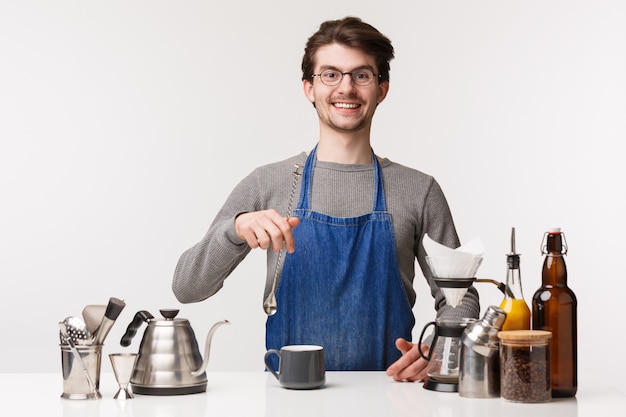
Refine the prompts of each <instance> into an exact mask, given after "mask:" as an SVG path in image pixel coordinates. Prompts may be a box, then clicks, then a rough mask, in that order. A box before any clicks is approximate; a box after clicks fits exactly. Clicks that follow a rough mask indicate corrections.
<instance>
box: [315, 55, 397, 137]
mask: <svg viewBox="0 0 626 417" xmlns="http://www.w3.org/2000/svg"><path fill="white" fill-rule="evenodd" d="M358 68H369V69H371V70H372V71H373V72H374V73H375V74H377V73H378V68H376V62H375V60H374V57H372V56H370V55H367V54H365V53H363V52H362V51H360V50H358V49H354V48H348V47H346V46H344V45H340V44H337V43H333V44H330V45H325V46H323V47H321V48H320V49H319V50H318V51H317V53H316V54H315V74H320V73H321V72H322V71H324V70H325V69H335V70H338V71H340V72H342V73H346V72H351V71H353V70H355V69H358ZM374 78H375V79H374V81H373V82H372V83H371V84H369V85H365V86H361V85H357V84H355V83H354V82H353V81H352V78H351V77H350V75H349V74H346V75H344V76H343V79H342V80H341V82H340V83H339V84H338V85H335V86H327V85H325V84H323V83H322V81H321V80H320V77H317V76H316V77H313V78H312V79H310V80H305V81H304V93H305V95H306V96H307V98H308V99H309V101H311V103H313V104H314V105H315V108H316V110H317V114H318V116H319V118H320V123H321V124H322V128H324V127H328V128H330V129H332V130H334V131H338V132H345V133H353V132H358V131H361V130H363V129H367V130H368V131H369V128H370V126H371V123H372V117H373V116H374V112H375V111H376V106H377V105H378V103H380V102H382V101H383V100H384V99H385V96H386V95H387V91H388V90H389V83H388V82H382V83H379V82H378V80H377V77H374Z"/></svg>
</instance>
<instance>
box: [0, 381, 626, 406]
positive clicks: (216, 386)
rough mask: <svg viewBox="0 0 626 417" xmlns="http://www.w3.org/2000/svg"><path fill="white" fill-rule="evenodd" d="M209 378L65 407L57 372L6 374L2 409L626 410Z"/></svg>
mask: <svg viewBox="0 0 626 417" xmlns="http://www.w3.org/2000/svg"><path fill="white" fill-rule="evenodd" d="M207 377H208V387H207V392H206V393H201V394H192V395H183V396H147V395H136V396H135V398H134V399H130V400H114V399H113V395H114V394H115V392H116V391H117V383H116V382H115V378H114V376H113V374H112V373H102V375H101V377H100V392H101V394H102V398H101V399H99V400H66V399H62V398H61V394H62V392H63V381H62V376H61V375H60V373H59V374H55V373H43V374H32V373H17V374H9V373H5V374H0V398H1V399H2V405H0V410H2V411H1V413H2V415H24V416H26V415H45V416H46V417H55V416H64V417H109V416H113V417H122V416H124V417H126V416H128V417H143V416H146V417H195V416H212V417H225V416H237V417H256V416H263V417H294V416H298V417H307V416H315V417H322V416H323V417H330V416H342V417H343V416H346V417H352V416H358V417H370V416H371V417H387V416H388V417H392V416H393V417H404V416H406V417H409V416H410V417H422V416H441V417H448V416H450V417H464V416H468V417H469V416H472V417H473V416H476V417H479V416H480V417H488V416H497V417H503V416H506V417H516V416H520V417H522V416H523V417H529V416H531V415H532V417H539V416H543V415H546V416H548V415H549V416H554V415H559V416H567V417H592V416H593V417H597V416H602V415H612V416H617V415H624V413H625V411H624V410H626V395H624V394H623V393H621V392H620V391H618V390H617V389H615V388H612V387H610V386H609V385H606V384H603V383H602V382H601V381H595V380H594V381H588V382H587V383H583V384H580V386H579V388H578V394H577V395H576V397H575V398H569V399H561V400H552V401H551V402H549V403H544V404H515V403H509V402H506V401H503V400H501V399H499V398H495V399H469V398H462V397H460V396H459V395H458V394H456V393H438V392H433V391H428V390H425V389H423V387H422V384H421V383H399V382H394V381H392V380H391V379H390V378H389V377H387V376H386V375H385V374H384V372H327V373H326V386H325V387H324V388H322V389H319V390H313V391H293V390H288V389H285V388H282V387H281V386H280V385H279V384H278V382H277V381H276V379H274V377H273V376H272V375H271V374H270V373H268V372H208V373H207ZM529 413H532V414H529Z"/></svg>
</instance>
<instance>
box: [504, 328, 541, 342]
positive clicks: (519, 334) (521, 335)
mask: <svg viewBox="0 0 626 417" xmlns="http://www.w3.org/2000/svg"><path fill="white" fill-rule="evenodd" d="M498 337H499V338H500V339H502V340H516V341H523V340H527V341H531V342H532V341H535V340H536V341H540V340H547V339H550V338H551V337H552V332H549V331H547V330H503V331H500V332H498Z"/></svg>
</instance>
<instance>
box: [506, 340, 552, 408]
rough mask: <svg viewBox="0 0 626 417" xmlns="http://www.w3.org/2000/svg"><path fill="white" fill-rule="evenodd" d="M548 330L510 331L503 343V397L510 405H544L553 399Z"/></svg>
mask: <svg viewBox="0 0 626 417" xmlns="http://www.w3.org/2000/svg"><path fill="white" fill-rule="evenodd" d="M551 337H552V333H551V332H549V331H544V330H508V331H501V332H499V333H498V338H499V339H500V395H501V397H502V399H504V400H506V401H512V402H519V403H542V402H547V401H550V399H551V398H552V388H551V378H550V338H551Z"/></svg>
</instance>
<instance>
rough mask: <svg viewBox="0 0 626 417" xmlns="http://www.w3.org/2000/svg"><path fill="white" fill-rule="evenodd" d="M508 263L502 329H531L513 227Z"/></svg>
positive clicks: (501, 304)
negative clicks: (504, 316)
mask: <svg viewBox="0 0 626 417" xmlns="http://www.w3.org/2000/svg"><path fill="white" fill-rule="evenodd" d="M506 264H507V273H506V289H505V295H504V299H503V300H502V302H501V303H500V308H501V309H502V310H504V312H505V313H506V320H505V321H504V324H503V325H502V330H530V308H528V304H526V300H524V293H523V292H522V274H521V269H520V256H519V254H518V253H516V252H515V228H512V229H511V252H510V253H509V254H507V255H506Z"/></svg>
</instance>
